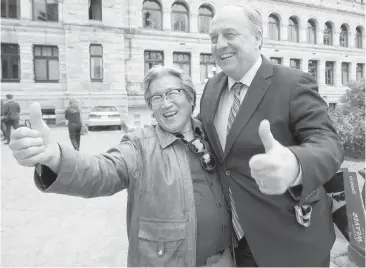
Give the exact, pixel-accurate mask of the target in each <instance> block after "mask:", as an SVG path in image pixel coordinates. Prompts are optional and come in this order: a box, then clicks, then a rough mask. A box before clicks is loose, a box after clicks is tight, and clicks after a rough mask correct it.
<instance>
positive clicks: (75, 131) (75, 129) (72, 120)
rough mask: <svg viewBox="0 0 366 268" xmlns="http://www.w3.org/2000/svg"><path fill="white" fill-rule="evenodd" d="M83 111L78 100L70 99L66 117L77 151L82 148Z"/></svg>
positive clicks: (71, 138) (72, 142) (72, 141)
mask: <svg viewBox="0 0 366 268" xmlns="http://www.w3.org/2000/svg"><path fill="white" fill-rule="evenodd" d="M80 115H81V113H80V107H79V105H78V102H77V100H75V99H70V101H69V106H68V107H67V108H66V110H65V119H66V120H68V129H69V136H70V140H71V144H72V146H73V147H74V149H75V150H76V151H79V149H80V131H81V116H80Z"/></svg>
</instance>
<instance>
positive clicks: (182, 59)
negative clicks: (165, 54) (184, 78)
mask: <svg viewBox="0 0 366 268" xmlns="http://www.w3.org/2000/svg"><path fill="white" fill-rule="evenodd" d="M173 64H174V65H177V66H178V67H180V68H181V69H183V70H184V71H185V72H186V73H187V74H189V75H191V55H190V54H189V53H180V52H174V53H173Z"/></svg>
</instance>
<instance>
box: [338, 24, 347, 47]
mask: <svg viewBox="0 0 366 268" xmlns="http://www.w3.org/2000/svg"><path fill="white" fill-rule="evenodd" d="M339 44H340V45H341V47H348V31H347V27H346V26H345V25H342V26H341V32H340V34H339Z"/></svg>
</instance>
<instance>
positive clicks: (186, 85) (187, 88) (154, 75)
mask: <svg viewBox="0 0 366 268" xmlns="http://www.w3.org/2000/svg"><path fill="white" fill-rule="evenodd" d="M164 76H175V77H177V78H179V80H180V81H181V83H182V89H183V91H184V93H185V94H186V97H187V99H188V101H192V102H193V105H192V112H193V111H194V108H195V107H196V89H195V88H194V86H193V83H192V79H191V77H190V76H189V75H188V74H187V73H186V72H185V71H183V70H182V69H181V68H179V67H176V66H162V65H155V66H154V67H152V68H151V69H150V70H149V71H148V72H147V74H146V75H145V77H144V81H143V85H144V97H145V101H146V103H147V105H149V107H150V108H151V104H150V101H149V98H150V84H151V83H152V82H153V81H155V80H156V79H158V78H161V77H164Z"/></svg>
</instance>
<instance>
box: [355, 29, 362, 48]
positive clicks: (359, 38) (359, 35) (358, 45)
mask: <svg viewBox="0 0 366 268" xmlns="http://www.w3.org/2000/svg"><path fill="white" fill-rule="evenodd" d="M355 45H356V48H363V43H362V29H361V27H360V26H358V27H357V28H356V42H355Z"/></svg>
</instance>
